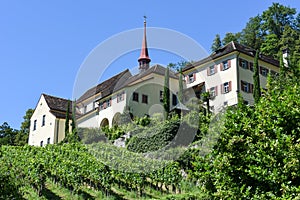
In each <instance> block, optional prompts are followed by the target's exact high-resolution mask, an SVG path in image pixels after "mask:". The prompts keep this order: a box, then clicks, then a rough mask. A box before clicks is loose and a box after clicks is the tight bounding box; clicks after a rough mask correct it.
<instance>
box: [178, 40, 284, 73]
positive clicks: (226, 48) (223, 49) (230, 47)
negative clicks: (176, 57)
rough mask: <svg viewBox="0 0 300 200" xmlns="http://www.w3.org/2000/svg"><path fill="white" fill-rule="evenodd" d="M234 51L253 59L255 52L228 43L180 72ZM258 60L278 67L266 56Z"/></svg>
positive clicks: (242, 46) (277, 64)
mask: <svg viewBox="0 0 300 200" xmlns="http://www.w3.org/2000/svg"><path fill="white" fill-rule="evenodd" d="M234 51H238V52H241V53H244V54H246V55H249V56H251V57H254V56H255V53H256V51H255V50H254V49H252V48H250V47H246V46H244V45H241V44H239V43H237V42H230V43H228V44H227V45H225V46H224V47H221V48H219V49H218V50H216V51H215V52H214V53H212V54H211V55H210V56H208V57H206V58H204V59H202V60H199V61H196V62H194V63H191V64H189V65H187V66H186V67H185V68H183V70H182V71H183V72H184V71H186V70H189V69H192V68H194V67H196V66H199V65H201V64H204V63H206V62H209V61H212V60H214V59H217V58H219V57H221V56H224V55H226V54H229V53H231V52H234ZM259 59H260V60H262V61H264V62H267V63H270V64H272V65H274V66H277V67H279V61H278V60H275V59H274V58H272V57H271V56H266V55H263V54H261V55H260V58H259Z"/></svg>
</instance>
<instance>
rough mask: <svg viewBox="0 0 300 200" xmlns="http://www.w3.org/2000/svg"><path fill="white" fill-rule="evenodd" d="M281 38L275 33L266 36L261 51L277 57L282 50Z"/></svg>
mask: <svg viewBox="0 0 300 200" xmlns="http://www.w3.org/2000/svg"><path fill="white" fill-rule="evenodd" d="M279 42H280V38H278V36H277V35H275V34H269V35H267V36H266V37H265V40H264V42H263V43H262V45H261V48H260V51H261V52H262V53H263V54H265V55H269V56H273V57H274V58H277V56H278V54H279V50H280V46H279Z"/></svg>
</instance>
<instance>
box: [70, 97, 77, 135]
mask: <svg viewBox="0 0 300 200" xmlns="http://www.w3.org/2000/svg"><path fill="white" fill-rule="evenodd" d="M71 127H72V132H74V131H76V99H75V101H74V102H73V104H72V122H71Z"/></svg>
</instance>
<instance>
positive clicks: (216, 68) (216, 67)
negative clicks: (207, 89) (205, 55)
mask: <svg viewBox="0 0 300 200" xmlns="http://www.w3.org/2000/svg"><path fill="white" fill-rule="evenodd" d="M217 72H218V66H217V65H215V73H217Z"/></svg>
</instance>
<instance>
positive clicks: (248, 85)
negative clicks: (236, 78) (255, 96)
mask: <svg viewBox="0 0 300 200" xmlns="http://www.w3.org/2000/svg"><path fill="white" fill-rule="evenodd" d="M241 89H242V91H244V92H247V93H252V92H253V84H251V83H248V82H246V81H241Z"/></svg>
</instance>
